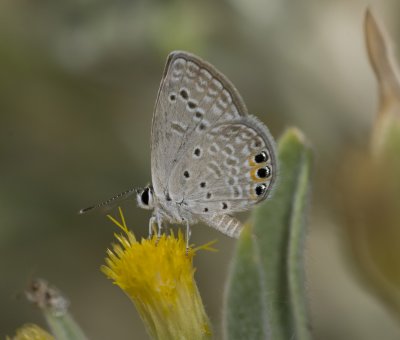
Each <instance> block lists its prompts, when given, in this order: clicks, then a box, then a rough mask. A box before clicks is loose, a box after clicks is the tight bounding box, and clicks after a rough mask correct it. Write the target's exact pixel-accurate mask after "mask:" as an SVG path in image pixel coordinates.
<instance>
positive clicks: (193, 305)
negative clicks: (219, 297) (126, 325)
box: [101, 209, 214, 340]
mask: <svg viewBox="0 0 400 340" xmlns="http://www.w3.org/2000/svg"><path fill="white" fill-rule="evenodd" d="M120 215H121V223H120V222H118V221H117V220H115V219H114V218H113V217H111V216H108V217H109V218H110V219H111V220H112V221H113V222H114V223H115V224H116V225H117V226H118V227H120V228H121V229H122V230H123V234H120V235H115V237H116V238H117V240H118V242H119V243H118V244H114V245H113V249H112V250H110V249H109V250H108V251H107V256H108V257H107V258H106V265H104V266H102V268H101V269H102V271H103V273H105V274H106V275H107V277H109V278H110V279H112V280H113V281H114V283H115V284H117V285H118V286H119V287H120V288H121V289H122V290H123V291H124V292H125V293H126V294H127V295H128V296H129V297H130V299H131V300H132V302H133V303H134V305H135V307H136V309H137V310H138V312H139V314H140V316H141V318H142V319H143V321H144V323H145V325H146V328H147V331H148V332H149V334H150V335H151V336H152V337H153V338H156V339H174V340H176V339H208V338H210V337H211V331H210V326H209V320H208V317H207V315H206V313H205V310H204V306H203V304H202V301H201V297H200V294H199V291H198V289H197V285H196V282H195V281H194V272H195V268H194V267H193V257H194V256H195V254H196V252H197V251H198V250H199V249H207V250H214V249H212V248H210V245H211V243H212V242H210V243H208V244H206V245H203V246H201V247H198V248H194V249H193V248H189V249H188V250H187V249H186V241H185V238H184V236H183V234H182V232H181V231H179V232H178V237H175V235H174V234H173V233H171V234H170V235H165V234H164V235H162V236H161V238H159V239H157V237H156V236H154V237H153V238H151V239H142V240H141V241H140V242H138V241H137V240H136V238H135V236H134V234H133V233H132V232H131V231H129V230H128V228H127V226H126V224H125V220H124V216H123V214H122V211H121V209H120Z"/></svg>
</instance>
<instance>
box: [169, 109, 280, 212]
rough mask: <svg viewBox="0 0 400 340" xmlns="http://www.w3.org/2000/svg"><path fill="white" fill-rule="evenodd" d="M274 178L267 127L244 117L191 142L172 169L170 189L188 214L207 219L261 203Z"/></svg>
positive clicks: (274, 165)
mask: <svg viewBox="0 0 400 340" xmlns="http://www.w3.org/2000/svg"><path fill="white" fill-rule="evenodd" d="M257 155H258V156H257ZM276 175H277V169H276V155H275V147H274V144H273V139H272V137H271V136H270V134H269V132H268V130H267V127H266V126H265V125H264V124H263V123H261V122H260V121H259V120H258V119H257V118H255V117H253V116H246V117H241V118H238V119H236V120H232V121H227V122H222V123H218V124H216V125H214V126H212V127H211V128H210V130H209V131H208V132H207V133H206V135H205V136H202V137H200V138H198V139H197V140H194V141H193V142H192V143H191V145H190V147H189V148H188V150H187V152H186V153H185V155H184V156H183V157H182V159H181V160H180V162H179V163H178V164H177V165H176V167H175V168H174V170H173V172H172V175H171V178H170V188H169V189H170V193H171V196H173V197H174V199H175V200H176V201H184V202H185V206H186V207H187V209H188V210H189V211H190V212H192V213H193V214H195V215H199V217H200V218H203V219H204V218H207V219H209V217H210V216H212V215H213V214H229V213H233V212H237V211H243V210H247V209H249V208H250V207H251V206H252V205H254V204H256V203H258V202H260V201H262V200H264V199H265V198H266V197H267V196H268V195H269V193H270V191H271V189H272V187H273V183H274V182H275V179H276Z"/></svg>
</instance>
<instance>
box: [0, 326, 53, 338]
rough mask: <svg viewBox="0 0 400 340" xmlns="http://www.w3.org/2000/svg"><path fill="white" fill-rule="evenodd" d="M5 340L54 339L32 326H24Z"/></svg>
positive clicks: (37, 327)
mask: <svg viewBox="0 0 400 340" xmlns="http://www.w3.org/2000/svg"><path fill="white" fill-rule="evenodd" d="M7 340H54V337H53V336H52V335H50V334H49V333H47V332H46V331H44V330H43V329H41V328H40V327H39V326H37V325H34V324H26V325H24V326H22V327H21V328H19V329H18V330H17V333H16V334H15V336H13V337H12V338H7Z"/></svg>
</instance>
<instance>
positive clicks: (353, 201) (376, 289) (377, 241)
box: [336, 10, 400, 319]
mask: <svg viewBox="0 0 400 340" xmlns="http://www.w3.org/2000/svg"><path fill="white" fill-rule="evenodd" d="M364 24H365V37H366V43H367V51H368V56H369V59H370V63H371V66H372V68H373V69H374V71H375V75H376V78H377V82H378V90H379V96H380V105H379V109H378V113H377V116H376V120H375V122H374V126H373V134H372V138H371V152H369V151H370V150H361V151H359V150H356V151H353V150H350V151H348V152H347V154H345V155H344V156H343V158H342V161H341V167H340V169H339V171H338V174H336V177H337V178H340V182H341V183H338V188H339V190H338V192H340V193H341V194H342V195H341V197H340V200H339V202H338V204H339V206H341V208H342V216H343V222H344V223H343V226H344V227H345V231H346V236H347V239H346V241H347V242H348V244H347V245H348V246H349V247H348V249H349V250H350V251H349V255H350V256H349V258H350V260H352V261H353V264H354V268H355V269H356V270H357V271H358V274H360V279H361V282H362V283H363V284H364V285H366V286H367V287H369V288H370V289H371V291H372V292H373V293H374V294H375V295H377V296H378V297H379V298H380V300H381V301H382V302H383V303H385V304H386V306H387V307H389V309H390V310H391V311H392V312H393V313H394V314H395V315H396V316H397V318H398V319H400V267H399V260H400V247H399V243H398V240H399V238H400V228H399V227H400V215H399V211H400V158H399V153H400V81H399V78H398V75H397V72H396V69H397V66H396V62H395V60H394V59H393V56H392V54H391V46H390V43H389V39H388V37H387V36H386V35H385V34H384V33H383V31H382V30H381V28H380V27H379V25H378V24H377V22H376V20H375V18H374V16H373V15H372V13H371V12H370V11H369V10H368V11H367V12H366V16H365V23H364Z"/></svg>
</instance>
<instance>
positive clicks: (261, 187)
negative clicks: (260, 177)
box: [255, 184, 267, 196]
mask: <svg viewBox="0 0 400 340" xmlns="http://www.w3.org/2000/svg"><path fill="white" fill-rule="evenodd" d="M266 189H267V186H266V185H265V184H260V185H257V186H256V190H255V191H256V194H257V196H261V195H262V194H264V192H265V190H266Z"/></svg>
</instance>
